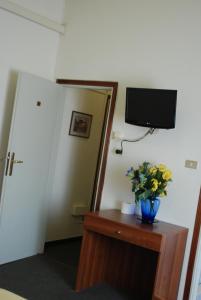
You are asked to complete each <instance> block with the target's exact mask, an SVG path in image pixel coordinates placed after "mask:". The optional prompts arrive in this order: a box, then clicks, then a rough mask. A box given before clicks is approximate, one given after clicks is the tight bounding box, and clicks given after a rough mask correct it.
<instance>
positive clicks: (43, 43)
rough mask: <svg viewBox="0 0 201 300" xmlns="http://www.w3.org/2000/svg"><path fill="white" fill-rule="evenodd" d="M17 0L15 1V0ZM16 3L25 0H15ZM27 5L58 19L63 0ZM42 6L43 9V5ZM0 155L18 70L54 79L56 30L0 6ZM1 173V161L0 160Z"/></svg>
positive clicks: (3, 154)
mask: <svg viewBox="0 0 201 300" xmlns="http://www.w3.org/2000/svg"><path fill="white" fill-rule="evenodd" d="M15 2H16V1H15ZM17 2H18V4H21V3H20V2H22V4H24V3H25V1H19V0H18V1H17ZM26 2H27V4H28V6H27V8H29V9H32V7H33V10H34V11H35V12H39V11H41V13H40V14H41V15H43V13H44V16H46V17H49V18H50V19H51V18H53V10H54V14H55V16H56V17H55V19H56V20H57V21H59V19H60V22H61V21H62V16H63V6H62V4H64V0H59V1H51V5H49V0H43V1H42V2H41V1H34V0H29V1H26ZM42 7H43V9H42ZM0 45H1V46H0V158H1V157H3V156H5V152H6V147H7V136H8V132H9V125H10V118H11V111H12V101H13V98H14V92H15V85H16V78H17V72H18V71H26V72H29V73H33V74H35V75H39V76H42V77H45V78H49V79H52V80H54V74H55V73H54V71H55V63H56V57H57V49H58V45H59V34H58V33H56V32H53V31H51V30H48V29H46V28H44V27H42V26H40V25H37V24H35V23H33V22H31V21H28V20H26V19H23V18H21V17H19V16H16V15H14V14H12V13H9V12H7V11H5V10H3V9H0ZM0 173H1V174H0V175H2V164H0Z"/></svg>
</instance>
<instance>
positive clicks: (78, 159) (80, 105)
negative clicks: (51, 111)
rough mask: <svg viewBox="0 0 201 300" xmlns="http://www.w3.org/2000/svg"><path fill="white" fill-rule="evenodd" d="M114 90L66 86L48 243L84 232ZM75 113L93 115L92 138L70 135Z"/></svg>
mask: <svg viewBox="0 0 201 300" xmlns="http://www.w3.org/2000/svg"><path fill="white" fill-rule="evenodd" d="M109 94H110V90H108V89H106V90H104V89H101V90H97V89H87V88H85V89H84V88H76V87H66V96H65V108H64V111H63V120H62V124H61V131H60V138H59V143H58V151H57V157H56V160H55V173H54V179H53V185H52V193H51V196H50V202H49V215H48V226H47V240H48V241H50V240H60V239H65V238H68V237H74V236H79V235H80V234H81V233H82V218H83V213H84V212H86V211H89V210H90V206H91V200H92V193H93V184H94V178H95V175H96V166H97V160H98V154H99V148H100V142H101V137H102V129H103V125H104V120H105V110H106V104H107V98H108V95H109ZM72 112H73V113H74V114H75V113H76V115H78V117H80V116H81V117H83V118H84V117H85V116H86V117H87V116H89V115H90V116H92V121H91V128H90V135H89V137H88V138H83V137H82V136H81V135H79V134H78V136H76V135H69V128H70V126H71V125H72Z"/></svg>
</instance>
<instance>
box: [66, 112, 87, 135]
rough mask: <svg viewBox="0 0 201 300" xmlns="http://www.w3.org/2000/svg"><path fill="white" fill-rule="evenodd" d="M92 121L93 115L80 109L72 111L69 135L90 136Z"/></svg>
mask: <svg viewBox="0 0 201 300" xmlns="http://www.w3.org/2000/svg"><path fill="white" fill-rule="evenodd" d="M91 123H92V115H90V114H85V113H82V112H78V111H72V116H71V122H70V129H69V135H73V136H78V137H83V138H89V136H90V129H91Z"/></svg>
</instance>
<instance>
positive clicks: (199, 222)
mask: <svg viewBox="0 0 201 300" xmlns="http://www.w3.org/2000/svg"><path fill="white" fill-rule="evenodd" d="M200 226H201V189H200V195H199V199H198V205H197V212H196V217H195V224H194V230H193V237H192V242H191V250H190V255H189V260H188V268H187V273H186V282H185V288H184V296H183V300H188V299H189V296H190V290H191V284H192V278H193V269H194V266H195V257H196V252H197V250H198V249H197V247H198V241H199V235H200Z"/></svg>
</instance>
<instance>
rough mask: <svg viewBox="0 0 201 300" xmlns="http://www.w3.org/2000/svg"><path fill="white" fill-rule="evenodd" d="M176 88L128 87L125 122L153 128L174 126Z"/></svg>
mask: <svg viewBox="0 0 201 300" xmlns="http://www.w3.org/2000/svg"><path fill="white" fill-rule="evenodd" d="M176 100H177V91H176V90H161V89H144V88H131V87H128V88H127V89H126V113H125V122H126V123H130V124H133V125H139V126H145V127H151V128H166V129H170V128H174V127H175V118H176Z"/></svg>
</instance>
